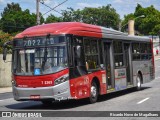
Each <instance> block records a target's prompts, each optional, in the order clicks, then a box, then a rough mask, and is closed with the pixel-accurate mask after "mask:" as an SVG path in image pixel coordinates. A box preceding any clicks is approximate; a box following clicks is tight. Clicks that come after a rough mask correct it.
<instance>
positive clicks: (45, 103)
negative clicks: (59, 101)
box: [41, 100, 52, 105]
mask: <svg viewBox="0 0 160 120" xmlns="http://www.w3.org/2000/svg"><path fill="white" fill-rule="evenodd" d="M41 102H42V104H43V105H51V104H52V101H51V100H43V101H41Z"/></svg>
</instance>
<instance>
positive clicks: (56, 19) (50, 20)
mask: <svg viewBox="0 0 160 120" xmlns="http://www.w3.org/2000/svg"><path fill="white" fill-rule="evenodd" d="M54 22H61V19H60V18H59V17H56V16H54V15H52V14H51V15H49V16H48V17H47V18H46V21H45V23H54Z"/></svg>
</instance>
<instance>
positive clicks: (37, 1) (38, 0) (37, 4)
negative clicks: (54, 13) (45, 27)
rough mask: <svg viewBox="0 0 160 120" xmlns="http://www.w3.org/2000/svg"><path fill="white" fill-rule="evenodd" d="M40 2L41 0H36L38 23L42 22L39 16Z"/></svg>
mask: <svg viewBox="0 0 160 120" xmlns="http://www.w3.org/2000/svg"><path fill="white" fill-rule="evenodd" d="M39 2H40V0H36V14H37V25H39V24H40V17H39Z"/></svg>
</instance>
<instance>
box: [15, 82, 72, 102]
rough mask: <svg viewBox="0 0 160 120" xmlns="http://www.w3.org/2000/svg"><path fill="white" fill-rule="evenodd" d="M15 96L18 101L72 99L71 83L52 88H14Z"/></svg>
mask: <svg viewBox="0 0 160 120" xmlns="http://www.w3.org/2000/svg"><path fill="white" fill-rule="evenodd" d="M13 96H14V99H15V100H17V101H23V100H45V99H53V100H66V99H71V95H70V87H69V81H66V82H64V83H61V84H59V85H56V86H51V87H37V88H20V87H15V86H13Z"/></svg>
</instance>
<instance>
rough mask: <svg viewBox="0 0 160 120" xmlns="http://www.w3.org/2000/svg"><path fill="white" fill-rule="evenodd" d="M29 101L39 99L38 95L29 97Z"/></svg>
mask: <svg viewBox="0 0 160 120" xmlns="http://www.w3.org/2000/svg"><path fill="white" fill-rule="evenodd" d="M30 99H40V95H30Z"/></svg>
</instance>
